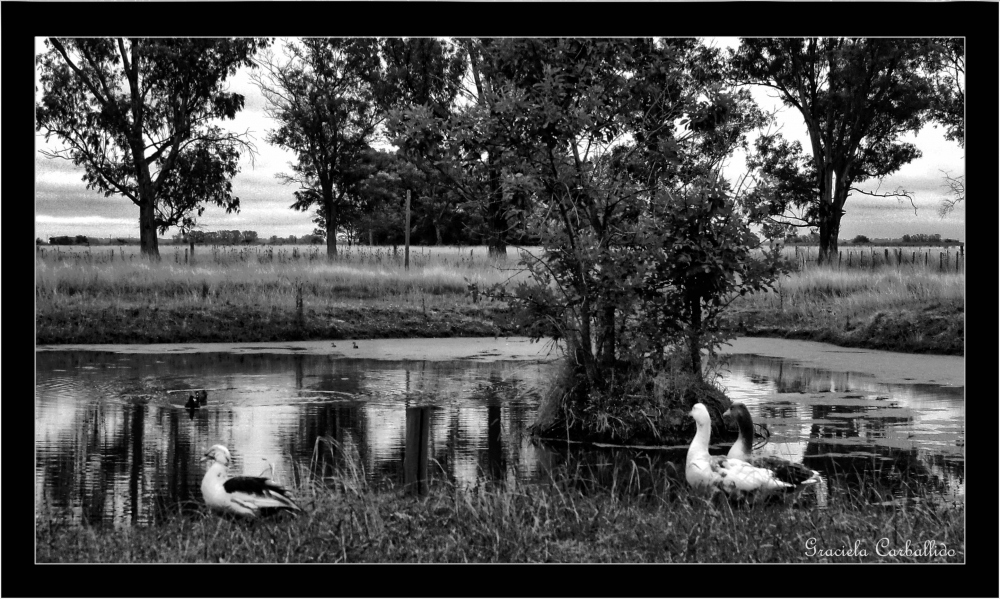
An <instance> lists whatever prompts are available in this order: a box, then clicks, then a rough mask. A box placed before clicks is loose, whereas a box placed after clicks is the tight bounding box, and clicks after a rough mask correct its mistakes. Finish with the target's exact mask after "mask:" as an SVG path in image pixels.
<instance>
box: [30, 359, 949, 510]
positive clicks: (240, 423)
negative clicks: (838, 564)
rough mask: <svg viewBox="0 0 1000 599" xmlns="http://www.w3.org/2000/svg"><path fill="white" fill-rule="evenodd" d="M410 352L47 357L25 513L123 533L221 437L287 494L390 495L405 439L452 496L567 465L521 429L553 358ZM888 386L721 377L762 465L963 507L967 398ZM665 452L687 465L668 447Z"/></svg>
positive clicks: (756, 373)
mask: <svg viewBox="0 0 1000 599" xmlns="http://www.w3.org/2000/svg"><path fill="white" fill-rule="evenodd" d="M413 342H414V340H410V341H408V343H413ZM417 343H419V344H420V347H422V348H423V349H422V350H420V351H418V352H416V353H415V354H413V353H412V352H411V353H406V352H404V353H403V354H399V353H397V356H402V357H404V358H405V359H388V360H386V359H373V358H372V357H370V356H369V357H365V358H354V357H349V356H350V354H349V353H347V354H337V353H335V352H329V351H320V350H317V346H316V345H315V344H314V345H313V346H312V347H311V348H310V349H309V350H308V351H305V350H304V347H303V348H299V349H303V351H299V352H296V351H294V349H295V347H294V346H295V345H296V344H291V345H292V346H293V347H292V348H291V350H292V351H289V347H288V346H285V347H282V348H273V352H274V353H270V351H271V349H269V348H257V349H258V350H259V351H254V352H251V353H247V352H241V351H237V350H238V349H239V348H235V347H234V346H221V345H219V346H215V347H211V346H209V347H199V348H197V349H196V350H192V349H191V348H185V349H187V351H184V352H180V351H179V349H180V348H178V347H173V346H159V347H158V348H157V349H156V351H154V352H150V351H149V348H148V346H147V347H146V351H136V350H135V348H131V347H129V346H119V347H117V348H108V347H107V346H103V347H100V348H98V349H99V351H94V348H89V349H83V348H79V347H77V348H73V349H65V348H41V349H40V350H39V351H37V352H36V385H35V503H36V513H38V514H43V513H44V514H46V515H47V516H49V517H59V518H67V519H69V520H70V521H75V522H79V521H82V520H87V521H89V522H110V523H114V524H115V525H122V526H127V525H130V524H146V523H149V522H152V521H155V519H156V518H157V516H158V515H160V514H162V513H164V510H169V509H172V508H173V507H175V506H177V505H178V504H180V505H188V506H192V507H195V508H196V506H197V504H198V502H199V501H200V491H199V484H200V481H201V477H202V475H203V470H202V467H201V465H200V464H199V461H198V460H199V459H200V458H201V456H202V454H203V453H204V452H205V451H206V449H207V448H208V447H210V446H211V445H213V444H215V443H222V444H225V445H226V446H228V447H229V449H230V451H231V452H232V454H233V458H234V463H233V464H232V465H231V467H230V471H231V472H232V473H233V474H247V475H259V474H262V473H266V474H268V475H271V476H273V478H275V479H276V480H278V481H279V482H281V483H283V484H289V485H293V486H294V485H296V484H300V483H301V482H302V481H303V479H304V478H306V477H308V478H310V479H312V480H323V477H324V476H329V475H331V474H332V473H334V472H335V471H338V470H341V471H342V470H343V469H345V468H354V469H355V472H356V473H357V476H359V477H364V478H365V479H367V480H368V481H369V482H373V483H378V484H380V485H386V486H395V487H400V486H402V485H403V484H404V482H405V481H406V480H407V478H406V477H407V476H408V472H409V469H410V468H411V467H413V468H415V467H417V466H416V465H415V464H416V461H415V460H416V459H417V458H416V453H415V452H414V451H412V447H413V445H412V444H411V452H410V459H409V460H407V455H406V454H407V442H408V440H411V439H412V437H413V435H412V433H413V432H414V431H420V430H422V433H420V435H421V437H420V438H421V439H422V440H423V444H424V447H423V449H422V450H421V451H422V453H421V455H420V458H419V459H420V463H421V464H422V465H423V466H422V467H423V468H425V469H426V471H427V472H428V473H429V474H430V476H431V477H432V478H437V479H445V480H448V481H450V482H452V483H454V484H456V485H458V486H461V487H475V486H476V485H479V484H486V483H488V482H496V481H505V482H513V481H515V480H519V481H524V482H530V481H533V480H537V479H539V478H540V477H541V476H542V475H543V473H544V471H545V470H546V469H547V468H548V467H549V466H550V465H551V464H553V463H555V462H558V461H561V459H563V457H564V456H563V455H562V454H561V453H560V448H547V447H545V446H541V445H536V444H534V443H533V442H532V441H531V439H530V438H529V437H528V435H527V434H525V433H524V430H525V427H526V426H527V425H528V424H530V423H531V422H532V420H533V418H534V414H535V410H536V408H537V405H538V402H539V398H540V395H541V393H542V392H543V391H544V389H545V387H546V385H547V384H548V381H549V380H551V378H552V376H553V374H554V373H555V368H556V364H555V363H554V362H553V360H552V359H551V357H552V356H551V355H550V356H548V357H545V356H543V355H541V354H539V355H538V356H537V357H534V356H533V357H532V359H528V360H525V359H524V356H523V355H522V356H507V355H504V354H503V353H502V352H492V350H486V349H478V350H477V349H476V347H475V346H476V345H477V343H481V344H484V347H485V346H486V345H488V344H490V343H496V342H495V340H493V339H489V340H482V341H480V340H462V344H464V346H465V347H464V348H463V350H465V349H470V348H469V346H470V344H471V346H472V347H471V349H470V351H467V352H466V353H464V354H462V357H463V359H448V358H449V356H448V352H445V351H439V350H441V348H443V347H447V345H448V344H452V345H454V344H455V340H448V339H436V340H419V341H418V342H417ZM775 343H781V342H780V341H775ZM794 343H803V342H794ZM390 345H391V346H392V347H394V348H395V349H396V351H397V352H398V351H400V348H404V349H405V347H406V345H405V344H404V343H403V342H400V343H396V344H391V343H390ZM815 345H817V346H819V345H822V344H815ZM438 346H441V347H438ZM95 347H96V346H95ZM110 349H114V350H115V351H109V350H110ZM210 349H211V350H212V351H209V350H210ZM223 349H224V350H225V351H223ZM491 352H492V353H491ZM387 353H388V354H389V355H392V352H387ZM873 354H886V352H874V353H873ZM421 357H424V358H427V359H420V358H421ZM484 357H487V358H488V359H484ZM511 357H520V358H521V359H520V361H514V360H512V359H506V358H511ZM942 360H948V358H942ZM959 363H960V362H959ZM949 364H952V365H954V364H955V363H954V362H951V363H949ZM884 378H885V377H879V376H876V375H874V374H870V373H865V372H851V371H829V370H822V369H820V368H817V367H815V366H813V365H809V364H808V363H806V364H802V363H799V361H798V360H795V359H792V358H790V357H764V356H760V355H752V354H740V353H735V354H730V355H728V356H727V363H726V365H725V366H724V368H722V369H721V370H720V378H719V383H720V384H721V385H722V386H723V387H724V388H726V390H727V393H728V395H729V397H730V398H731V399H733V400H734V401H743V402H744V403H746V404H747V406H748V408H749V409H750V412H751V413H752V415H753V416H754V420H755V422H760V423H762V424H764V425H766V426H767V427H768V430H769V431H770V433H771V437H770V443H768V444H767V445H766V446H765V447H764V448H763V449H761V450H760V452H761V453H775V454H778V455H782V456H784V457H786V458H788V459H791V460H793V461H801V462H803V463H805V464H806V465H807V466H809V467H810V468H813V469H815V470H819V471H820V472H821V473H823V474H824V476H825V477H826V478H827V480H829V481H830V484H831V485H837V484H850V483H851V482H852V481H855V482H856V481H857V480H859V479H864V478H878V479H879V480H880V481H881V482H884V483H887V484H889V485H890V486H891V484H892V481H893V480H896V479H903V478H905V479H907V480H909V481H914V480H916V481H918V482H919V483H920V484H922V485H925V486H927V487H928V488H931V489H933V490H935V491H940V492H941V493H942V494H944V495H946V496H947V497H949V498H953V499H957V500H963V499H964V494H965V487H964V438H965V426H964V423H965V402H964V387H962V386H959V385H955V384H954V383H953V382H952V384H948V385H942V384H931V383H911V382H907V381H897V382H885V380H883V379H884ZM197 389H206V390H207V391H208V402H207V404H206V405H205V406H204V407H202V408H200V409H199V410H196V411H195V410H188V409H185V408H184V403H185V401H186V400H187V398H188V396H189V394H190V393H192V392H193V391H194V390H197ZM719 449H720V450H722V448H721V446H720V447H719ZM423 452H426V455H424V454H423ZM664 455H666V456H669V457H668V460H676V459H678V456H679V459H681V460H682V459H683V452H678V451H677V450H676V449H675V450H673V451H666V452H664Z"/></svg>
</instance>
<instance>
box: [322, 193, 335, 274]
mask: <svg viewBox="0 0 1000 599" xmlns="http://www.w3.org/2000/svg"><path fill="white" fill-rule="evenodd" d="M323 196H324V197H323V201H324V202H325V203H326V259H327V261H328V262H333V259H334V258H336V257H337V224H336V223H337V218H336V217H337V214H336V213H335V212H334V210H335V208H334V207H333V190H327V189H324V190H323Z"/></svg>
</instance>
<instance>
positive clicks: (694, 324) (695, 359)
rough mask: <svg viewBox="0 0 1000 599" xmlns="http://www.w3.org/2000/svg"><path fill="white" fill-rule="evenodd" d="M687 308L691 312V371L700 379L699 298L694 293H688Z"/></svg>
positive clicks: (689, 335) (689, 341) (689, 339)
mask: <svg viewBox="0 0 1000 599" xmlns="http://www.w3.org/2000/svg"><path fill="white" fill-rule="evenodd" d="M688 310H689V311H690V313H691V329H690V330H689V331H688V345H689V347H688V349H689V350H690V352H691V371H692V372H693V373H694V375H695V376H697V377H698V378H699V379H701V298H700V297H698V296H697V295H694V294H692V295H690V296H689V297H688Z"/></svg>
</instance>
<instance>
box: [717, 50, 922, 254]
mask: <svg viewBox="0 0 1000 599" xmlns="http://www.w3.org/2000/svg"><path fill="white" fill-rule="evenodd" d="M927 52H928V50H927V44H926V42H925V41H924V40H920V39H887V38H872V39H868V38H851V39H848V38H808V39H785V38H746V39H742V40H741V42H740V46H739V48H738V49H737V50H735V51H732V53H731V65H732V67H733V77H734V80H735V81H737V82H739V83H744V84H753V85H762V86H765V87H768V88H771V89H774V90H776V91H777V92H778V95H779V97H780V98H781V100H782V101H783V102H784V103H785V104H786V105H787V106H791V107H794V108H795V109H796V110H798V111H799V112H800V113H801V115H802V117H803V119H804V121H805V125H806V129H807V131H808V133H809V141H810V150H811V157H809V158H808V172H805V171H802V170H798V171H796V169H794V168H790V167H791V166H793V165H794V163H796V162H799V163H801V164H802V165H803V166H805V162H804V160H803V159H801V158H799V157H798V156H797V155H796V146H795V145H792V144H784V145H783V144H782V142H781V141H774V142H764V143H765V144H767V143H770V147H768V148H765V150H766V151H768V152H770V156H769V157H766V158H765V159H763V160H762V162H763V166H764V167H765V168H764V170H765V174H766V176H767V179H768V180H767V181H765V182H764V184H765V186H766V185H767V184H773V185H784V187H785V189H784V191H785V192H789V190H791V189H792V188H795V189H797V190H798V191H799V192H801V193H792V194H789V193H786V198H789V201H790V203H789V204H784V205H782V206H779V207H778V209H776V210H775V212H778V213H780V212H782V211H783V209H784V208H787V207H790V206H797V207H799V208H801V209H802V210H803V211H802V212H801V213H800V214H799V215H798V217H799V218H800V219H801V221H800V222H799V223H798V224H800V225H804V226H815V227H818V228H819V235H820V252H819V260H820V262H825V261H827V260H828V259H829V257H830V256H831V254H834V253H836V250H837V237H838V234H839V233H840V221H841V218H842V216H843V215H844V204H845V203H846V201H847V197H848V195H849V193H850V191H852V190H854V191H858V192H861V193H869V192H864V191H862V190H860V189H858V188H857V187H855V185H856V184H858V183H861V182H863V181H865V180H869V179H881V178H883V177H885V176H887V175H889V174H891V173H893V172H895V171H897V170H899V168H900V167H902V166H903V165H904V164H907V163H909V162H910V161H912V160H914V159H915V158H918V157H919V156H920V155H921V153H920V151H919V150H918V149H917V148H916V146H914V145H913V144H911V143H906V142H901V141H900V138H901V137H902V135H903V134H905V133H907V132H915V131H917V130H918V129H920V127H921V125H922V124H923V123H924V122H925V121H926V118H927V116H928V110H929V108H930V107H931V104H932V88H931V85H930V83H929V81H928V78H927V76H926V69H925V68H924V67H925V60H926V56H927ZM799 149H800V148H799ZM782 152H786V154H785V155H784V156H782ZM787 152H791V154H788V153H787ZM782 170H784V171H785V172H787V173H788V174H791V175H795V180H794V181H791V182H789V181H787V180H785V181H782V180H781V177H780V173H781V171H782ZM803 177H804V178H805V179H807V180H809V181H810V183H811V184H810V185H808V186H806V187H807V188H806V189H804V188H803V185H802V181H803ZM813 191H815V193H813ZM764 195H766V192H765V194H764ZM869 195H885V196H903V195H905V192H902V191H899V190H897V192H894V193H888V194H877V193H869Z"/></svg>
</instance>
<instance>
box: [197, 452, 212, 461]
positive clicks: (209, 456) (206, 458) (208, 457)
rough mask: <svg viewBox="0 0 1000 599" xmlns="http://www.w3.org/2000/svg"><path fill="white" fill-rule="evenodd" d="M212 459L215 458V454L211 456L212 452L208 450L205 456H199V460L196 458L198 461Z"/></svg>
mask: <svg viewBox="0 0 1000 599" xmlns="http://www.w3.org/2000/svg"><path fill="white" fill-rule="evenodd" d="M214 459H215V456H213V455H212V453H211V452H209V453H206V454H205V456H204V457H203V458H201V459H200V460H198V461H199V462H205V461H208V460H214Z"/></svg>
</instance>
